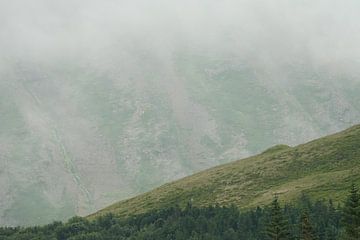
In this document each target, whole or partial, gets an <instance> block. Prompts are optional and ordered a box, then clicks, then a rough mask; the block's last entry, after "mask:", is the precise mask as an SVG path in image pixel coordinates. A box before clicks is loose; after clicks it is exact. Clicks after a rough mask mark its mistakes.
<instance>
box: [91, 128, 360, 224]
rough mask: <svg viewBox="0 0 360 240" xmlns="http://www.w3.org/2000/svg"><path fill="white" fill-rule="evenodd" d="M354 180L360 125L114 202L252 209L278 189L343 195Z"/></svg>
mask: <svg viewBox="0 0 360 240" xmlns="http://www.w3.org/2000/svg"><path fill="white" fill-rule="evenodd" d="M351 182H356V183H360V125H357V126H354V127H352V128H350V129H347V130H345V131H343V132H340V133H337V134H334V135H331V136H327V137H324V138H321V139H318V140H315V141H312V142H309V143H306V144H303V145H299V146H296V147H288V146H285V145H279V146H275V147H273V148H270V149H268V150H267V151H265V152H263V153H262V154H259V155H256V156H253V157H250V158H246V159H243V160H239V161H235V162H232V163H229V164H225V165H221V166H218V167H215V168H211V169H209V170H206V171H203V172H200V173H198V174H195V175H192V176H189V177H186V178H184V179H181V180H178V181H175V182H172V183H169V184H165V185H163V186H161V187H159V188H157V189H155V190H153V191H150V192H148V193H145V194H142V195H139V196H137V197H135V198H131V199H129V200H125V201H121V202H118V203H116V204H113V205H111V206H109V207H107V208H105V209H103V210H101V211H99V212H98V213H95V214H93V215H91V216H90V217H94V216H98V215H101V214H104V213H107V212H113V213H116V214H119V215H121V216H125V215H130V214H137V213H143V212H146V211H147V210H151V209H159V208H163V207H166V206H169V205H173V204H179V205H180V206H184V205H185V204H187V203H188V202H189V201H192V203H193V205H195V206H206V205H211V204H215V203H218V204H220V205H229V204H232V203H234V204H236V205H238V206H239V207H241V208H249V207H254V206H257V205H263V204H266V203H269V201H271V199H272V198H273V195H274V194H275V193H277V194H279V195H280V199H281V200H283V201H284V200H286V201H288V200H292V199H294V198H296V197H298V196H299V195H300V194H301V193H302V192H304V193H306V194H308V195H309V196H311V197H313V198H316V199H320V198H332V199H333V200H335V201H337V202H338V201H341V200H343V198H344V196H345V195H346V194H345V193H346V191H347V189H348V186H349V185H350V183H351Z"/></svg>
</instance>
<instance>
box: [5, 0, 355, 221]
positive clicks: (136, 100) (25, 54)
mask: <svg viewBox="0 0 360 240" xmlns="http://www.w3.org/2000/svg"><path fill="white" fill-rule="evenodd" d="M170 2H171V3H170ZM306 2H307V3H306V4H303V5H301V4H300V5H299V4H295V3H294V4H290V3H287V2H285V1H284V2H282V3H277V4H275V5H271V4H270V3H266V2H265V1H245V0H244V1H230V0H229V1H224V2H223V3H218V1H209V2H207V3H205V2H199V3H192V2H191V1H184V2H181V3H180V2H176V1H160V0H159V1H154V2H153V3H147V2H146V1H131V2H130V1H123V2H121V3H119V2H118V1H107V2H106V3H104V2H100V1H95V0H92V1H74V2H72V3H70V2H64V3H62V2H61V3H57V2H56V1H41V0H37V1H33V2H32V3H31V4H30V3H24V2H22V1H17V0H15V1H11V2H10V1H9V2H6V1H5V2H4V3H3V2H2V3H0V13H1V14H0V29H1V30H0V50H1V56H0V189H1V191H0V224H1V225H19V224H20V225H22V224H40V223H46V222H49V221H51V220H54V219H65V218H68V217H70V216H73V215H75V214H80V215H85V214H88V213H91V212H94V211H96V210H98V209H100V208H102V207H104V206H106V205H108V204H110V203H113V202H115V201H117V200H120V199H124V198H128V197H131V196H134V195H136V194H139V193H142V192H144V191H147V190H149V189H151V188H153V187H155V186H159V185H160V184H162V183H165V182H168V181H171V180H174V179H178V178H180V177H183V176H186V175H189V174H191V173H194V172H195V171H199V170H202V169H205V168H208V167H211V166H215V165H217V164H220V163H226V162H229V161H231V160H235V159H240V158H242V157H246V156H249V155H250V154H255V153H258V152H259V151H261V150H263V149H265V148H267V147H269V146H272V145H275V144H278V143H285V144H288V145H295V144H299V143H302V142H305V141H307V140H310V139H314V138H316V137H318V136H322V135H325V134H328V133H332V132H335V131H338V130H340V129H344V128H346V127H348V126H351V125H353V124H355V123H358V122H359V119H360V94H359V92H360V79H359V69H360V68H359V65H360V64H359V61H358V59H359V58H358V56H360V54H359V49H358V48H356V47H357V44H358V42H359V41H358V40H359V39H360V34H359V32H358V31H357V28H358V26H357V25H356V21H351V20H352V19H353V18H355V17H356V16H357V15H356V11H354V12H353V11H352V10H351V9H354V8H355V7H357V6H358V4H357V2H356V1H354V2H351V1H349V3H346V4H344V3H343V4H341V3H340V1H339V3H337V4H335V5H336V6H335V5H334V6H328V5H327V4H326V2H323V1H316V2H315V3H313V1H306ZM325 5H326V6H325ZM309 9H311V11H309ZM289 12H290V13H289ZM345 13H346V14H345ZM329 14H330V15H329ZM344 14H345V15H346V18H345V17H344ZM324 22H329V23H331V24H324ZM350 36H351V37H350Z"/></svg>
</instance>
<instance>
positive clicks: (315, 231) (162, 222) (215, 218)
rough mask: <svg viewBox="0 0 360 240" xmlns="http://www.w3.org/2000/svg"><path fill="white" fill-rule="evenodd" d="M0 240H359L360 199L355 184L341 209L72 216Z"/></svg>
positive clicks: (5, 233) (315, 205)
mask: <svg viewBox="0 0 360 240" xmlns="http://www.w3.org/2000/svg"><path fill="white" fill-rule="evenodd" d="M0 239H1V240H2V239H4V240H13V239H16V240H30V239H33V240H35V239H36V240H42V239H44V240H45V239H46V240H55V239H56V240H65V239H66V240H115V239H116V240H120V239H121V240H122V239H129V240H130V239H134V240H135V239H144V240H161V239H169V240H170V239H176V240H188V239H192V240H195V239H204V240H238V239H246V240H251V239H261V240H266V239H269V240H270V239H274V240H288V239H289V240H290V239H294V240H297V239H301V240H312V239H316V240H335V239H344V240H355V239H356V240H358V239H360V197H359V193H358V190H357V188H356V187H355V185H353V186H352V187H351V190H350V193H349V196H348V198H347V200H346V202H345V203H344V204H343V206H342V207H341V206H334V204H333V203H332V201H331V200H330V201H316V202H312V201H311V200H310V199H309V198H307V197H306V196H302V197H301V198H300V199H299V200H298V201H297V203H295V204H285V205H283V206H281V204H280V203H279V201H278V198H277V197H275V198H274V200H273V202H272V203H271V204H270V205H269V206H267V207H264V208H261V207H258V208H256V209H253V210H249V211H240V210H239V209H238V208H237V207H235V206H230V207H220V206H210V207H206V208H198V207H193V206H192V205H191V203H189V204H188V206H187V207H186V208H185V209H181V208H179V207H177V206H174V207H171V208H167V209H163V210H160V211H153V212H148V213H145V214H141V215H137V216H133V217H129V218H118V217H116V216H114V215H112V214H108V215H105V216H101V217H98V218H97V219H95V220H93V221H89V220H87V219H85V218H81V217H74V218H72V219H70V220H69V221H68V222H66V223H61V222H54V223H52V224H49V225H46V226H41V227H27V228H20V227H16V228H1V229H0Z"/></svg>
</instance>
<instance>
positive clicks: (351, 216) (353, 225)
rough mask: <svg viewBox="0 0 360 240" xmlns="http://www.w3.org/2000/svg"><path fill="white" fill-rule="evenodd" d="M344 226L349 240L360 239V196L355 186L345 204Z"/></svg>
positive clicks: (352, 186) (352, 187)
mask: <svg viewBox="0 0 360 240" xmlns="http://www.w3.org/2000/svg"><path fill="white" fill-rule="evenodd" d="M343 224H344V226H345V236H346V239H347V240H355V239H356V240H359V239H360V196H359V190H358V189H357V187H356V186H355V184H352V185H351V189H350V194H349V196H348V198H347V200H346V202H345V206H344V209H343Z"/></svg>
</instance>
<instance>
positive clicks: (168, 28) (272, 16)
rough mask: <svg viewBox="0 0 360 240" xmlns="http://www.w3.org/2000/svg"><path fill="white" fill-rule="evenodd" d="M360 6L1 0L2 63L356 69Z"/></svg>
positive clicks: (321, 0) (307, 0)
mask: <svg viewBox="0 0 360 240" xmlns="http://www.w3.org/2000/svg"><path fill="white" fill-rule="evenodd" d="M359 13H360V3H359V2H358V1H356V0H354V1H326V0H318V1H311V0H302V1H300V0H296V1H285V0H280V1H275V2H274V1H265V0H264V1H259V0H255V1H254V0H240V1H238V0H237V1H231V0H225V1H215V0H207V1H205V0H203V1H187V0H185V1H166V0H163V1H160V0H155V1H115V0H109V1H95V0H90V1H85V0H84V1H79V0H77V1H53V0H42V1H41V0H34V1H20V0H11V1H6V0H2V1H1V3H0V36H1V38H0V51H1V57H2V58H3V61H4V62H5V63H6V62H9V61H10V60H9V59H12V60H14V59H15V60H17V61H19V60H26V61H47V62H49V61H51V60H56V59H63V60H64V59H77V60H80V59H87V60H89V59H91V58H94V57H97V58H99V57H102V58H104V60H106V59H108V58H111V56H113V55H114V54H115V53H114V51H117V52H118V53H121V52H126V51H129V48H130V47H135V48H138V49H140V48H141V49H145V50H146V51H151V52H152V54H156V55H157V56H158V57H159V58H160V59H161V58H164V59H166V57H171V55H172V54H173V53H174V51H177V50H179V49H180V50H181V48H184V47H191V48H195V49H199V50H202V51H212V52H214V51H215V52H217V54H231V55H233V56H241V57H243V58H249V57H250V58H251V59H254V60H256V61H260V62H262V63H265V64H270V63H274V61H275V62H276V64H282V63H286V62H287V61H289V60H291V59H294V58H300V57H301V58H302V59H304V58H305V59H307V61H311V62H313V64H315V65H327V64H330V65H332V64H340V65H341V66H343V67H349V68H355V67H357V66H358V64H359V55H360V47H359V42H360V26H359V24H358V22H359Z"/></svg>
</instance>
